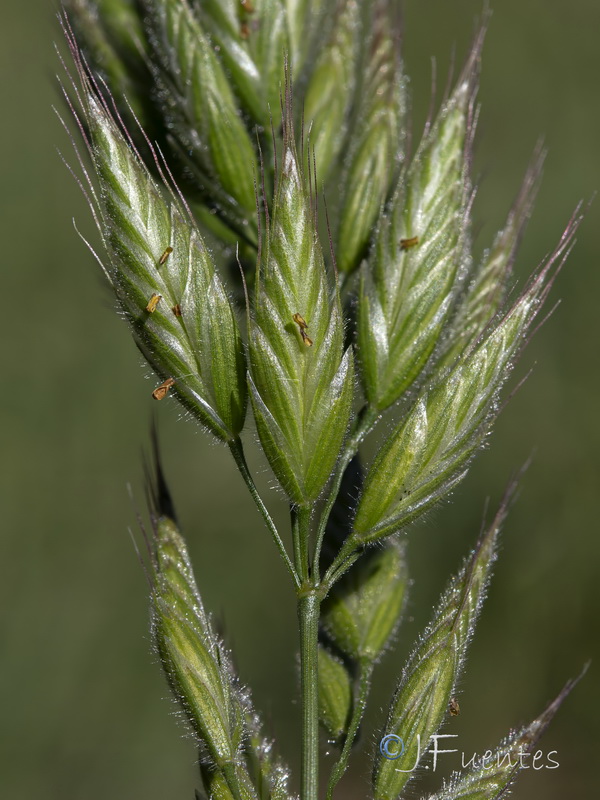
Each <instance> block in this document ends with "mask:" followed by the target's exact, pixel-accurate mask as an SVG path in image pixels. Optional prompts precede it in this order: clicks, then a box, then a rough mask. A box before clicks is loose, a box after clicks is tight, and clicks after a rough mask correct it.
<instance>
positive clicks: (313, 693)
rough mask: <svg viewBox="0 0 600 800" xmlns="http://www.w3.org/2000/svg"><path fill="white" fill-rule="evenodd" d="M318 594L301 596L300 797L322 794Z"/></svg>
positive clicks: (310, 799)
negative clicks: (320, 771) (320, 774)
mask: <svg viewBox="0 0 600 800" xmlns="http://www.w3.org/2000/svg"><path fill="white" fill-rule="evenodd" d="M319 609H320V602H319V598H318V597H317V594H316V592H315V590H314V589H312V590H310V591H309V592H308V593H307V594H304V595H301V596H300V597H299V598H298V618H299V621H300V676H301V693H302V774H301V778H300V781H301V783H300V800H318V794H319V694H318V690H319V687H318V681H319V673H318V633H319Z"/></svg>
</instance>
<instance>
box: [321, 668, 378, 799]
mask: <svg viewBox="0 0 600 800" xmlns="http://www.w3.org/2000/svg"><path fill="white" fill-rule="evenodd" d="M373 666H374V665H373V662H372V661H361V663H360V666H359V672H358V677H357V679H356V684H355V688H354V705H353V708H352V718H351V719H350V725H349V726H348V732H347V734H346V739H345V741H344V746H343V748H342V752H341V753H340V757H339V759H338V761H337V763H336V765H335V766H334V768H333V770H332V771H331V776H330V778H329V783H328V784H327V796H326V800H331V798H332V796H333V790H334V789H335V787H336V786H337V784H338V783H339V781H340V780H341V778H342V776H343V774H344V772H345V771H346V770H347V768H348V762H349V760H350V752H351V751H352V745H353V744H354V740H355V739H356V734H357V733H358V727H359V725H360V722H361V720H362V718H363V714H364V713H365V708H366V706H367V697H368V696H369V689H370V688H371V675H372V673H373Z"/></svg>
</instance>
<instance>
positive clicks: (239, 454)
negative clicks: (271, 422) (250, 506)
mask: <svg viewBox="0 0 600 800" xmlns="http://www.w3.org/2000/svg"><path fill="white" fill-rule="evenodd" d="M229 449H230V450H231V454H232V455H233V458H234V460H235V463H236V464H237V468H238V469H239V471H240V474H241V476H242V478H243V479H244V481H245V482H246V486H247V487H248V491H249V492H250V494H251V495H252V499H253V500H254V502H255V503H256V505H257V507H258V510H259V511H260V513H261V514H262V518H263V519H264V521H265V524H266V526H267V528H268V529H269V532H270V534H271V536H272V538H273V541H274V542H275V545H276V547H277V549H278V550H279V553H280V555H281V557H282V558H283V561H284V563H285V565H286V567H287V568H288V571H289V573H290V575H291V576H292V580H293V581H294V584H295V585H296V588H299V587H300V578H299V577H298V573H297V572H296V570H295V569H294V565H293V564H292V562H291V560H290V557H289V556H288V554H287V550H286V549H285V545H284V544H283V541H282V540H281V536H280V535H279V531H278V530H277V526H276V525H275V523H274V522H273V519H272V517H271V515H270V514H269V512H268V510H267V507H266V506H265V504H264V503H263V501H262V497H261V496H260V495H259V493H258V489H257V488H256V486H255V484H254V480H253V479H252V475H251V474H250V470H249V469H248V464H247V462H246V456H245V455H244V447H243V445H242V442H241V440H240V439H234V440H232V441H231V442H229Z"/></svg>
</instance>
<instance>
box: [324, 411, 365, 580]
mask: <svg viewBox="0 0 600 800" xmlns="http://www.w3.org/2000/svg"><path fill="white" fill-rule="evenodd" d="M379 416H380V415H379V413H378V412H377V411H375V410H374V409H373V408H371V407H370V406H364V407H363V408H362V410H361V412H360V413H359V415H358V417H357V419H356V422H355V424H354V428H353V430H352V433H351V434H350V437H349V438H348V441H347V442H346V446H345V447H344V450H343V452H342V454H341V456H340V459H339V461H338V463H337V466H336V471H335V474H334V476H333V481H332V483H331V488H330V492H329V495H328V497H327V502H326V503H325V507H324V509H323V512H322V514H321V519H320V520H319V529H318V531H317V543H316V546H315V553H314V558H313V575H318V574H319V558H320V556H321V548H322V546H323V539H324V537H325V531H326V529H327V521H328V520H329V515H330V514H331V509H332V508H333V504H334V503H335V501H336V498H337V496H338V494H339V491H340V486H341V484H342V478H343V477H344V472H345V471H346V467H347V466H348V464H349V463H350V461H351V460H352V458H353V457H354V456H355V455H356V453H357V451H358V448H359V446H360V443H361V442H362V440H363V439H364V438H365V436H366V435H367V433H368V432H369V431H370V430H371V428H372V427H373V425H374V424H375V422H376V421H377V419H378V418H379Z"/></svg>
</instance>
